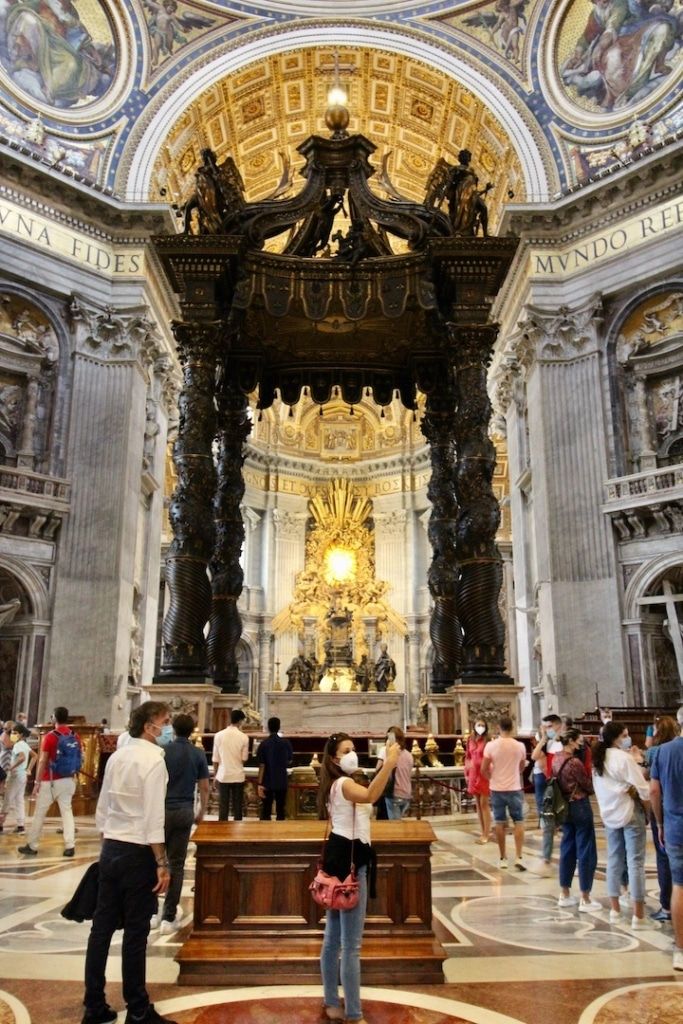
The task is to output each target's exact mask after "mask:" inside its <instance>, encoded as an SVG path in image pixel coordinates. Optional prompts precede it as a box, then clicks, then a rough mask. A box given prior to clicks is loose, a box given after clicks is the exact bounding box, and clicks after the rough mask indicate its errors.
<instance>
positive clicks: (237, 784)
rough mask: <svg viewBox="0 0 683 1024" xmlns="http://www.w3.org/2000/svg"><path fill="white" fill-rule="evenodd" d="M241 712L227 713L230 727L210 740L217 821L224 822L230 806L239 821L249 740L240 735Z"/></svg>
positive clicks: (242, 714)
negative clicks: (211, 741) (216, 802)
mask: <svg viewBox="0 0 683 1024" xmlns="http://www.w3.org/2000/svg"><path fill="white" fill-rule="evenodd" d="M244 719H245V714H244V711H241V710H240V709H239V708H234V709H233V710H232V711H231V712H230V723H231V724H230V725H229V726H228V728H227V729H222V730H221V731H220V732H217V733H216V735H215V736H214V738H213V754H212V755H211V760H212V761H213V767H214V784H215V785H216V786H217V788H218V820H219V821H227V820H228V813H229V811H230V804H232V816H233V818H234V819H235V821H241V820H242V797H243V794H244V778H245V775H244V762H245V761H246V760H247V758H248V757H249V737H248V736H245V735H244V733H243V732H242V722H243V721H244Z"/></svg>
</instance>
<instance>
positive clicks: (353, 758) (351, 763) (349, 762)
mask: <svg viewBox="0 0 683 1024" xmlns="http://www.w3.org/2000/svg"><path fill="white" fill-rule="evenodd" d="M339 767H340V768H341V770H342V771H343V772H344V775H353V773H354V772H357V771H358V754H357V753H356V751H355V750H348V751H347V752H346V753H345V754H342V756H341V757H340V758H339Z"/></svg>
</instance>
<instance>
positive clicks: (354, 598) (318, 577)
mask: <svg viewBox="0 0 683 1024" xmlns="http://www.w3.org/2000/svg"><path fill="white" fill-rule="evenodd" d="M308 507H309V511H310V513H311V515H312V517H313V519H314V526H313V528H312V529H311V531H310V533H309V536H308V539H307V541H306V563H305V567H304V569H303V570H302V571H301V572H300V573H298V574H297V577H296V582H295V585H294V594H293V596H292V600H291V602H290V604H289V605H288V606H287V607H286V608H283V609H282V611H281V612H279V613H278V614H277V615H276V616H275V618H274V619H273V623H272V628H273V632H274V633H275V634H276V635H277V634H281V633H285V632H287V631H288V630H294V631H295V632H297V633H298V634H299V635H300V636H303V628H304V619H310V618H315V619H316V620H317V629H316V641H317V651H316V656H317V657H318V659H320V660H322V656H323V649H324V643H325V640H327V639H328V638H329V635H330V624H329V615H328V613H329V611H330V609H331V608H335V607H337V608H343V609H346V610H347V611H349V612H350V613H351V616H352V631H353V650H354V657H355V659H356V661H359V660H360V658H361V657H362V656H363V655H364V654H369V653H370V652H369V651H368V646H367V640H366V637H365V626H364V623H363V618H364V617H365V616H372V617H376V618H377V631H378V633H379V635H380V636H385V635H386V633H387V631H388V625H389V623H391V625H392V626H394V628H395V629H396V630H397V631H398V632H399V633H401V634H402V635H405V633H406V625H405V622H404V620H403V618H402V617H401V616H400V615H398V614H397V613H396V612H395V611H394V610H393V609H392V608H391V606H390V604H389V603H388V602H387V600H386V595H387V593H388V590H389V584H388V583H386V582H385V581H384V580H378V579H377V578H376V576H375V545H374V537H373V533H372V530H371V529H370V526H369V525H368V519H369V518H370V515H371V514H372V502H371V501H369V500H368V499H367V498H364V497H362V496H361V495H359V494H357V493H356V492H355V490H354V488H353V485H352V484H351V483H350V482H349V481H348V480H334V481H333V482H332V483H330V484H328V486H327V487H326V488H325V490H324V491H322V492H321V493H319V494H316V495H315V496H314V497H313V498H312V499H311V501H310V502H309V504H308Z"/></svg>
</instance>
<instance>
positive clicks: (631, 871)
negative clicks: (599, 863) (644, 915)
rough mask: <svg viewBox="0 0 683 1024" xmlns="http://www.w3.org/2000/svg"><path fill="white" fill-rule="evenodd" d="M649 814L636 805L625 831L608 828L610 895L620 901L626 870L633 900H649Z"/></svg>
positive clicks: (606, 831)
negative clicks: (646, 867)
mask: <svg viewBox="0 0 683 1024" xmlns="http://www.w3.org/2000/svg"><path fill="white" fill-rule="evenodd" d="M646 833H647V829H646V825H645V812H644V811H643V808H642V807H641V806H640V804H636V805H635V807H634V810H633V817H632V818H631V820H630V821H629V823H628V825H625V826H624V827H623V828H607V826H605V835H606V836H607V895H608V896H609V897H611V898H612V899H617V898H618V897H619V893H620V892H621V879H622V876H623V873H624V868H625V867H627V868H628V884H629V891H630V894H631V899H632V900H644V899H645V836H646Z"/></svg>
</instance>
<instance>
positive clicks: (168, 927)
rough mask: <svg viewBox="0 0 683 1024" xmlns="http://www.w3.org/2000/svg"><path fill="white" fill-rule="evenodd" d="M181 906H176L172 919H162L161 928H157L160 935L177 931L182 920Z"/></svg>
mask: <svg viewBox="0 0 683 1024" xmlns="http://www.w3.org/2000/svg"><path fill="white" fill-rule="evenodd" d="M184 916H185V915H184V914H183V910H182V907H178V909H177V910H176V913H175V918H174V919H173V920H172V921H162V922H161V928H160V929H159V930H160V932H161V934H162V935H172V934H173V932H177V931H178V929H179V928H180V925H181V923H182V920H183V918H184Z"/></svg>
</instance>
